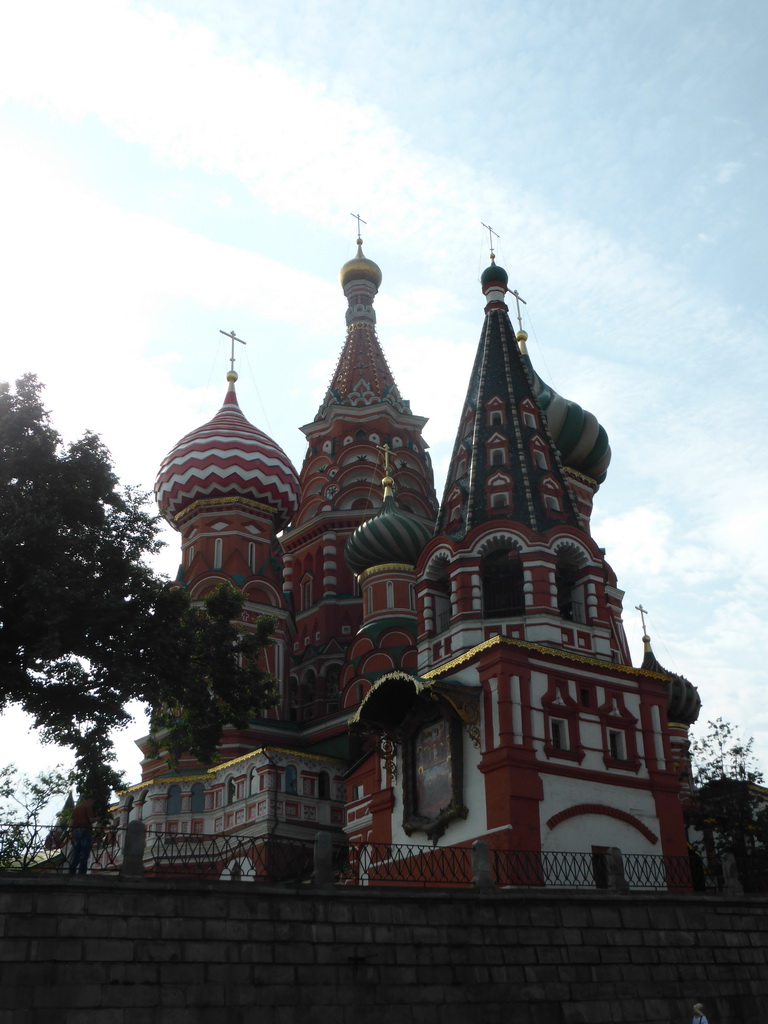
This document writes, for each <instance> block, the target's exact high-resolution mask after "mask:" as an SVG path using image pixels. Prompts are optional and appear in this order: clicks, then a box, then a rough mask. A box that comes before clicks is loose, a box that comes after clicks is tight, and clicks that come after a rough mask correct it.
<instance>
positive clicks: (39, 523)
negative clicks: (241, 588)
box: [0, 375, 274, 806]
mask: <svg viewBox="0 0 768 1024" xmlns="http://www.w3.org/2000/svg"><path fill="white" fill-rule="evenodd" d="M41 390H42V386H41V385H40V384H39V382H38V381H37V380H36V378H35V377H34V376H31V375H27V376H25V377H22V378H21V379H20V380H19V381H17V383H16V387H15V390H13V389H11V388H10V387H9V386H8V385H0V666H2V676H1V678H0V709H2V707H4V706H6V705H8V704H16V705H18V706H19V707H21V708H23V709H24V710H25V711H27V712H28V713H29V714H31V715H32V716H33V718H34V721H35V725H36V726H37V727H38V728H39V729H40V730H41V734H42V737H43V739H44V740H46V741H52V742H56V743H59V744H62V745H63V746H67V747H70V748H71V749H72V750H73V752H74V754H75V764H76V768H75V772H76V777H77V779H78V784H79V787H80V789H81V791H84V790H89V791H90V792H91V793H92V794H93V795H94V797H95V798H96V800H97V804H98V803H101V804H102V806H105V805H106V801H107V799H108V797H109V793H110V791H111V790H112V789H113V788H116V787H117V786H119V785H120V784H121V781H122V780H121V777H120V776H119V775H118V773H117V772H116V771H115V769H114V749H113V746H112V742H111V739H110V733H111V732H112V731H113V730H114V729H119V728H121V727H123V726H125V725H126V724H127V723H128V722H129V721H130V715H129V714H128V712H127V711H126V704H127V703H128V702H129V701H131V700H138V701H141V702H143V703H144V704H145V705H146V706H147V707H148V708H149V710H150V713H151V716H152V721H153V723H154V726H155V727H156V728H162V729H163V730H164V731H165V734H164V736H163V742H162V744H161V745H162V746H163V748H164V749H166V750H167V751H168V752H169V756H171V757H173V756H174V755H175V756H178V754H180V753H181V751H182V750H184V749H188V750H190V751H191V752H192V753H193V754H194V755H195V756H198V757H199V758H200V759H201V760H210V758H211V757H212V756H213V753H214V751H215V748H216V742H217V740H218V738H219V736H220V733H221V728H222V725H223V724H224V723H225V722H227V721H232V722H233V724H243V723H244V722H245V720H246V719H247V718H248V717H249V716H253V715H254V714H255V713H257V712H258V711H259V710H261V709H263V708H264V707H266V706H269V705H270V704H271V703H272V702H273V699H274V697H273V693H274V680H273V679H272V678H271V677H270V676H269V675H268V673H266V672H264V671H262V670H261V669H260V668H259V654H260V652H261V650H262V648H263V647H264V645H265V644H267V643H269V634H270V633H271V630H272V629H273V627H274V622H273V620H271V619H265V620H262V621H260V622H259V623H257V626H256V631H255V633H254V634H253V635H251V634H246V633H245V631H244V630H242V629H241V628H239V627H238V626H237V625H235V624H234V623H233V622H232V619H233V618H234V617H236V616H237V614H238V612H239V610H240V608H242V604H243V600H244V599H243V596H242V594H240V593H239V592H238V591H236V590H235V589H234V588H232V587H227V586H224V587H223V588H221V589H220V590H219V591H218V592H217V593H215V594H213V595H211V596H210V597H209V598H208V599H207V601H206V602H205V610H204V611H203V610H200V609H197V608H194V607H193V606H192V604H191V602H190V600H189V598H188V596H187V594H186V592H185V591H184V590H182V589H181V588H178V587H174V586H170V585H169V584H168V583H167V581H166V580H164V579H161V578H160V577H158V576H157V575H155V573H154V572H153V571H152V569H151V568H150V566H149V564H148V562H147V558H148V557H149V556H151V555H153V554H154V553H156V552H157V551H158V549H159V547H160V542H159V540H158V525H159V523H158V518H157V517H156V516H155V515H152V514H150V513H149V512H148V511H147V496H146V495H144V494H142V493H140V492H138V491H136V490H135V489H132V488H129V487H121V486H120V485H119V482H118V480H117V477H116V476H115V473H114V470H113V466H112V462H111V458H110V455H109V452H108V451H107V450H106V448H105V447H104V445H103V444H102V442H101V440H100V439H99V438H98V437H97V436H96V435H95V434H92V433H87V434H85V435H84V436H83V437H82V438H80V440H78V441H75V442H74V443H71V444H68V445H66V444H64V443H63V442H62V439H61V437H60V436H59V434H58V433H57V431H56V430H54V428H53V427H52V426H51V423H50V417H49V414H48V412H47V411H46V410H45V408H44V406H43V404H42V400H41ZM170 709H173V711H172V712H171V710H170Z"/></svg>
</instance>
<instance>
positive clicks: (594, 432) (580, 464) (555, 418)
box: [517, 331, 611, 484]
mask: <svg viewBox="0 0 768 1024" xmlns="http://www.w3.org/2000/svg"><path fill="white" fill-rule="evenodd" d="M527 340H528V335H527V334H526V333H525V331H518V332H517V342H518V345H519V346H520V352H521V353H522V356H523V360H524V362H525V365H526V367H527V368H528V372H529V374H530V376H531V384H532V386H533V393H534V395H535V396H536V401H537V403H538V405H539V408H540V409H541V411H542V412H543V413H544V415H545V417H546V419H547V426H548V428H549V433H550V435H551V437H552V440H553V441H554V443H555V447H556V448H557V449H558V451H559V452H560V458H561V459H562V462H563V465H564V466H565V467H566V468H569V469H576V470H578V471H579V472H580V473H584V474H586V475H587V476H590V477H592V479H593V480H595V481H597V483H599V484H601V483H602V482H603V480H605V478H606V476H607V471H608V465H609V463H610V461H611V446H610V445H609V443H608V435H607V434H606V432H605V428H604V427H602V426H601V425H600V424H599V423H598V422H597V417H596V416H595V415H594V414H593V413H591V412H587V411H586V410H585V409H582V407H581V406H580V405H577V404H576V402H570V401H568V400H567V399H565V398H563V397H562V396H561V395H559V394H558V393H557V392H556V391H555V390H554V388H551V387H550V386H549V385H548V384H545V383H544V381H543V380H542V379H541V377H539V375H538V373H536V371H535V370H534V368H533V364H532V363H531V360H530V357H529V355H528V351H527V349H526V346H525V343H526V341H527Z"/></svg>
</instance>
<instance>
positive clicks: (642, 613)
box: [635, 604, 648, 635]
mask: <svg viewBox="0 0 768 1024" xmlns="http://www.w3.org/2000/svg"><path fill="white" fill-rule="evenodd" d="M635 611H636V612H640V618H641V620H642V623H643V635H646V634H647V632H648V630H647V629H646V628H645V616H646V615H647V614H648V609H647V608H643V606H642V605H641V604H636V605H635Z"/></svg>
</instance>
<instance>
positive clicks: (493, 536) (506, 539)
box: [471, 530, 527, 558]
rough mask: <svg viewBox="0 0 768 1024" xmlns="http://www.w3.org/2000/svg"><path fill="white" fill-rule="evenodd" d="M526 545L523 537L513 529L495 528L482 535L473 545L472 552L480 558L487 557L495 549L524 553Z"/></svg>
mask: <svg viewBox="0 0 768 1024" xmlns="http://www.w3.org/2000/svg"><path fill="white" fill-rule="evenodd" d="M526 547H527V545H526V544H525V542H524V540H523V538H522V537H521V536H520V535H519V534H517V533H514V532H513V531H512V530H495V531H494V532H493V533H487V534H485V535H484V536H483V537H480V538H479V539H478V541H477V542H476V543H475V544H473V545H472V548H471V553H472V554H473V555H475V556H476V557H478V558H486V557H487V556H488V555H491V554H493V552H494V551H505V550H507V551H517V553H518V554H522V553H523V551H524V550H525V548H526Z"/></svg>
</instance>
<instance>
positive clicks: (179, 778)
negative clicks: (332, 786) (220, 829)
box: [116, 747, 342, 796]
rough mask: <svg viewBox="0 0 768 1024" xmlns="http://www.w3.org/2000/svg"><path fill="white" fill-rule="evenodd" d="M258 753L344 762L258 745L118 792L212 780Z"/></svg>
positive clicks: (324, 755) (321, 755) (119, 794)
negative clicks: (200, 769)
mask: <svg viewBox="0 0 768 1024" xmlns="http://www.w3.org/2000/svg"><path fill="white" fill-rule="evenodd" d="M257 754H288V755H290V756H291V757H304V758H307V759H311V760H313V761H329V762H331V763H332V764H342V761H341V758H338V757H329V756H328V754H310V753H309V751H305V750H291V749H290V748H289V747H257V749H256V750H252V751H251V752H250V753H249V754H241V755H240V756H239V757H234V758H232V760H231V761H222V763H221V764H216V765H213V767H212V768H209V769H208V770H207V771H206V772H205V773H204V774H203V775H158V776H156V777H155V778H153V779H147V780H146V781H145V782H137V783H136V784H135V785H134V786H128V788H127V789H118V790H116V792H117V795H118V796H124V795H125V794H126V793H135V792H136V790H138V789H149V787H150V786H154V785H155V783H161V782H162V783H163V784H170V783H172V782H210V781H211V776H212V775H216V774H217V773H218V772H220V771H222V770H223V769H225V768H231V767H232V765H234V764H239V763H240V762H241V761H247V760H248V758H249V757H256V755H257Z"/></svg>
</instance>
